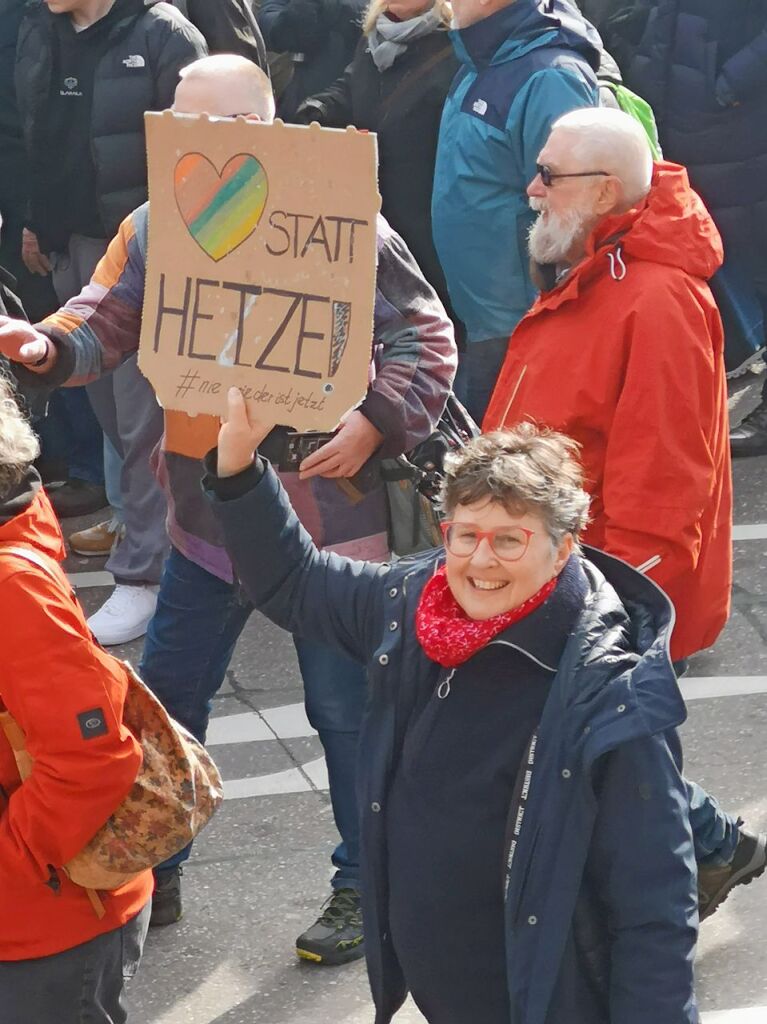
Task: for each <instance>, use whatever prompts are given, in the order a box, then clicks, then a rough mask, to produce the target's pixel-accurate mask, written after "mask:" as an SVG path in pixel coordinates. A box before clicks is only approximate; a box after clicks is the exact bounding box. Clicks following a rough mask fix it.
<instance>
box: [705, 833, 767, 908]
mask: <svg viewBox="0 0 767 1024" xmlns="http://www.w3.org/2000/svg"><path fill="white" fill-rule="evenodd" d="M739 828H740V839H739V840H738V845H737V847H736V849H735V855H734V856H733V858H732V860H731V861H730V863H729V864H725V865H724V866H722V867H716V866H707V865H705V864H699V865H698V908H699V911H700V919H701V921H705V919H706V918H707V917H711V915H712V914H714V913H716V911H717V909H718V908H719V907H720V906H721V905H722V904H723V903H724V901H725V900H726V899H727V897H728V896H729V895H730V893H731V892H732V890H733V889H734V888H735V886H736V885H750V883H751V882H752V881H753V880H754V879H755V878H759V876H760V875H762V874H764V870H765V868H766V867H767V834H765V833H764V832H762V833H760V834H759V835H756V834H755V833H751V832H746V830H745V829H744V828H742V827H740V826H739Z"/></svg>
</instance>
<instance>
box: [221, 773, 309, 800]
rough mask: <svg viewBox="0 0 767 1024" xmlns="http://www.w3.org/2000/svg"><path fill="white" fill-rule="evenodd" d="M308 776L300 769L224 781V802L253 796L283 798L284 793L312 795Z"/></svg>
mask: <svg viewBox="0 0 767 1024" xmlns="http://www.w3.org/2000/svg"><path fill="white" fill-rule="evenodd" d="M311 791H312V787H311V786H310V784H309V782H308V780H307V779H306V776H304V775H303V774H302V773H301V772H300V771H299V770H298V768H288V769H287V770H286V771H283V772H272V773H271V775H254V776H252V777H251V778H248V779H230V780H229V781H228V782H227V781H226V780H224V800H246V799H248V798H249V797H252V796H281V795H282V794H284V793H310V792H311Z"/></svg>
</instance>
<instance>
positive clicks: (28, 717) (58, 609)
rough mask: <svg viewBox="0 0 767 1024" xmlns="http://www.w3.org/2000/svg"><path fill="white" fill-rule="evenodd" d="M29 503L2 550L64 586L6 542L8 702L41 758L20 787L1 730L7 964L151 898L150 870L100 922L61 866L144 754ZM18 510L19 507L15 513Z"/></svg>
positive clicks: (79, 936) (54, 948)
mask: <svg viewBox="0 0 767 1024" xmlns="http://www.w3.org/2000/svg"><path fill="white" fill-rule="evenodd" d="M28 497H29V499H31V501H28V500H26V499H27V495H22V500H20V501H18V500H17V502H15V503H14V506H12V511H11V514H10V515H9V514H8V506H7V505H5V506H0V545H3V544H13V545H20V546H27V547H32V548H34V549H35V551H36V552H38V553H42V554H43V555H45V556H47V557H48V558H49V559H50V560H51V565H52V568H53V570H54V572H56V573H57V575H59V576H60V578H61V586H59V585H58V583H57V582H54V580H52V579H51V578H50V577H49V576H48V575H47V574H46V573H44V572H43V571H42V569H40V568H38V567H37V566H35V565H32V564H31V563H30V562H28V561H26V560H25V559H22V558H20V557H18V556H16V555H11V554H8V553H7V552H6V551H4V550H3V549H2V547H1V546H0V623H2V668H1V669H0V700H2V703H4V704H5V706H6V707H7V708H8V710H9V711H10V712H11V714H12V715H13V717H14V718H15V719H16V721H17V722H18V724H19V726H20V727H21V729H22V731H23V732H24V734H25V735H26V741H27V749H28V750H29V752H30V754H31V755H32V757H33V758H34V761H35V766H34V769H33V772H32V774H31V775H30V777H29V778H28V779H27V781H26V782H24V783H23V785H22V784H20V781H19V774H18V772H17V770H16V763H15V761H14V758H13V753H12V751H11V748H10V745H9V743H8V741H7V739H6V737H5V734H4V733H3V732H2V730H0V961H3V960H26V959H32V958H36V957H41V956H48V955H49V954H51V953H58V952H61V951H62V950H65V949H69V948H71V947H72V946H76V945H79V944H80V943H82V942H87V941H88V940H89V939H92V938H94V937H95V936H97V935H100V934H102V933H104V932H107V931H111V930H113V929H115V928H119V927H120V926H121V925H123V924H125V922H126V921H129V920H130V919H131V918H132V917H134V916H135V915H136V914H137V913H138V912H139V911H140V910H141V908H142V907H143V906H144V904H145V903H146V902H147V900H148V899H149V897H150V895H151V891H152V873H151V871H147V872H145V873H144V874H143V875H141V876H140V877H139V878H138V879H137V880H135V881H133V882H130V883H129V884H128V885H125V886H123V887H122V888H121V889H118V890H116V891H115V892H113V893H106V894H102V900H103V903H104V906H105V909H106V915H105V917H104V918H102V919H101V920H99V918H98V917H97V916H96V913H95V911H94V910H93V907H92V906H91V903H90V901H89V899H88V896H87V894H86V892H85V890H84V889H81V888H79V887H78V886H76V885H73V884H72V883H71V882H70V881H69V879H68V878H67V877H66V875H65V874H64V873H63V871H61V870H59V869H60V868H61V865H62V864H65V863H66V862H67V861H68V860H70V859H71V858H72V857H73V856H74V855H75V854H76V853H78V852H79V851H80V850H81V849H82V848H83V847H84V846H85V845H86V844H87V843H88V841H89V840H90V839H91V838H92V837H93V836H94V835H95V834H96V832H97V831H98V830H99V828H100V827H101V826H102V825H103V824H104V822H105V821H106V820H107V818H108V817H109V816H110V814H111V813H112V812H113V811H114V810H115V808H116V807H118V806H119V804H120V803H121V802H122V800H123V798H124V797H125V796H126V794H127V793H128V791H129V790H130V788H131V786H132V784H133V782H134V780H135V778H136V775H137V773H138V769H139V767H140V765H141V751H140V748H139V745H138V743H137V742H136V740H135V739H134V738H133V736H132V735H131V734H130V733H129V732H128V731H127V730H126V729H124V728H123V727H122V725H121V724H120V723H121V720H122V705H123V701H124V699H125V694H126V691H127V679H126V673H125V669H124V668H123V667H122V666H121V664H120V663H119V662H118V661H117V660H116V659H115V658H112V657H111V656H110V655H109V654H107V653H106V651H104V650H102V649H101V648H100V647H99V646H98V644H97V643H96V642H95V641H94V639H93V637H92V636H91V633H90V630H89V629H88V627H87V625H86V622H85V617H84V615H83V611H82V609H81V608H80V605H79V604H78V603H77V600H76V598H75V597H74V596H72V595H71V593H70V588H69V586H68V584H67V582H66V577H65V575H64V573H63V572H61V570H60V569H58V567H57V566H56V565H55V562H57V561H60V560H61V559H62V558H63V557H64V544H63V540H62V537H61V532H60V530H59V526H58V523H57V521H56V517H55V515H54V513H53V510H52V509H51V506H50V504H49V502H48V498H47V497H46V496H45V493H44V492H43V491H42V490H40V489H39V484H34V483H32V485H31V490H30V491H29V495H28ZM15 507H19V509H20V510H19V511H18V512H17V513H16V514H13V511H14V510H15ZM94 717H99V718H100V719H101V722H102V725H101V727H100V728H99V729H98V730H97V735H94V736H92V737H90V738H86V737H88V731H87V729H86V726H85V720H86V718H88V719H93V718H94ZM0 1019H2V1011H1V1010H0Z"/></svg>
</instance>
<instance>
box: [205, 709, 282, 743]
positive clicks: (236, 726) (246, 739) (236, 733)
mask: <svg viewBox="0 0 767 1024" xmlns="http://www.w3.org/2000/svg"><path fill="white" fill-rule="evenodd" d="M274 738H275V737H274V733H273V732H272V730H271V729H270V728H269V726H268V725H267V724H266V722H265V721H264V720H263V718H262V717H261V715H259V714H258V713H257V712H255V711H249V712H247V713H246V714H243V715H225V716H222V717H221V718H211V720H210V725H209V726H208V735H207V737H206V739H205V743H206V746H209V747H215V746H220V745H222V744H224V743H252V742H253V741H254V740H273V739H274Z"/></svg>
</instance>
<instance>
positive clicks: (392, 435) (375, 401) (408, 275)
mask: <svg viewBox="0 0 767 1024" xmlns="http://www.w3.org/2000/svg"><path fill="white" fill-rule="evenodd" d="M378 229H379V248H378V273H377V280H376V285H377V291H376V305H375V322H374V328H373V332H374V337H373V343H374V346H375V374H376V375H375V380H374V381H373V382H372V384H371V386H370V389H369V390H368V394H367V397H366V398H365V400H364V401H363V403H362V405H361V406H360V412H362V413H363V415H364V416H366V417H367V419H369V420H370V422H371V423H372V424H373V426H375V427H377V428H378V430H380V431H381V433H382V434H383V435H384V443H383V446H382V448H381V451H380V454H381V455H382V456H384V457H385V458H391V457H396V456H397V455H401V454H402V453H403V452H406V451H410V449H411V448H413V447H415V445H417V444H419V443H420V442H421V441H424V440H425V439H426V438H427V437H429V435H430V434H432V433H433V432H434V429H435V428H436V425H437V422H438V420H439V418H440V416H441V415H442V412H443V410H444V408H445V403H446V401H447V398H448V395H449V393H450V388H451V386H452V383H453V378H454V377H455V370H456V365H457V361H458V351H457V348H456V344H455V335H454V330H453V325H452V323H451V322H450V320H449V319H448V316H447V313H446V312H445V309H444V307H443V305H442V303H441V302H440V300H439V299H438V298H437V295H436V292H435V291H434V289H433V288H432V287H431V285H430V284H428V283H427V281H426V280H425V278H424V276H423V274H422V273H421V270H420V268H419V267H418V264H417V263H416V262H415V260H414V259H413V256H412V255H411V253H410V251H409V250H408V248H407V246H406V245H405V243H404V242H403V241H402V239H401V238H400V237H399V235H398V234H396V232H394V231H393V230H392V229H391V228H390V227H389V225H388V224H387V223H386V221H385V220H383V218H381V217H379V222H378Z"/></svg>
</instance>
